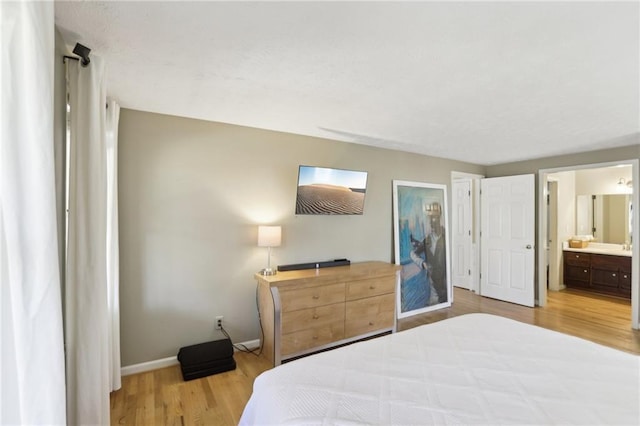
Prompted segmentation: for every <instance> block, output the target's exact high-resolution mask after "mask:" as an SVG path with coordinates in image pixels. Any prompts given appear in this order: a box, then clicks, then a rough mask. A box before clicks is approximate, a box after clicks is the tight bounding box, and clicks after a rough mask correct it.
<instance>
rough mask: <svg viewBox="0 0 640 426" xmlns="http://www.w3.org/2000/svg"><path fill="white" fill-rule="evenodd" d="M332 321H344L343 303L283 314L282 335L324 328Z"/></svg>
mask: <svg viewBox="0 0 640 426" xmlns="http://www.w3.org/2000/svg"><path fill="white" fill-rule="evenodd" d="M334 321H344V303H334V304H333V305H326V306H319V307H317V308H309V309H299V310H297V311H291V312H284V313H283V314H282V333H283V334H287V333H293V332H295V331H300V330H305V329H308V328H319V327H324V326H326V325H329V324H331V323H332V322H334Z"/></svg>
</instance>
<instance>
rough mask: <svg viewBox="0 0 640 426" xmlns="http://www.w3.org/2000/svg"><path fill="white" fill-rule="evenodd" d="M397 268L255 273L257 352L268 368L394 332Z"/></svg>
mask: <svg viewBox="0 0 640 426" xmlns="http://www.w3.org/2000/svg"><path fill="white" fill-rule="evenodd" d="M398 270H399V266H397V265H393V264H389V263H385V262H362V263H353V264H351V265H348V266H337V267H330V268H320V269H304V270H299V271H285V272H278V273H277V274H276V275H272V276H263V275H260V274H255V278H256V280H257V281H258V307H259V311H260V321H261V325H262V329H263V333H264V343H263V344H264V348H263V353H264V355H265V357H266V358H267V359H269V360H270V361H271V362H272V363H273V364H274V365H279V364H280V363H281V362H282V361H284V360H287V359H290V358H294V357H298V356H300V355H305V354H309V353H312V352H316V351H319V350H322V349H327V348H330V347H334V346H337V345H341V344H344V343H348V342H353V341H355V340H359V339H363V338H366V337H370V336H373V335H376V334H380V333H386V332H389V331H391V332H395V330H396V315H395V311H396V309H395V307H396V287H397V280H398V276H397V271H398Z"/></svg>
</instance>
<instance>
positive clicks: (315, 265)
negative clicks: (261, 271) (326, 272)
mask: <svg viewBox="0 0 640 426" xmlns="http://www.w3.org/2000/svg"><path fill="white" fill-rule="evenodd" d="M345 265H351V261H350V260H349V259H335V260H327V261H326V262H309V263H296V264H293V265H278V271H280V272H282V271H297V270H300V269H318V268H329V267H331V266H345Z"/></svg>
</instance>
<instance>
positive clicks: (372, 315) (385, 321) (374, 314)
mask: <svg viewBox="0 0 640 426" xmlns="http://www.w3.org/2000/svg"><path fill="white" fill-rule="evenodd" d="M394 315H395V294H393V293H392V294H385V295H382V296H374V297H369V298H366V299H359V300H353V301H350V302H347V307H346V313H345V316H346V318H345V324H346V325H345V337H347V338H348V337H353V336H358V335H360V334H366V333H370V332H372V331H376V330H380V329H383V328H390V327H393V320H394Z"/></svg>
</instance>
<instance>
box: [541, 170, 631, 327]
mask: <svg viewBox="0 0 640 426" xmlns="http://www.w3.org/2000/svg"><path fill="white" fill-rule="evenodd" d="M620 164H622V165H630V166H631V176H632V181H633V193H632V195H631V199H632V200H633V205H634V206H638V205H640V194H639V192H640V184H639V183H638V182H639V181H640V160H638V159H637V158H634V159H629V160H620V161H610V162H606V163H593V164H582V165H575V166H565V167H558V168H551V169H539V170H538V191H537V196H538V244H536V258H537V264H538V300H537V301H536V304H537V305H539V306H545V305H546V304H547V285H546V271H545V269H546V262H545V261H544V256H545V253H544V250H545V239H546V235H547V231H546V230H547V203H546V198H547V193H548V190H547V180H548V175H550V174H552V173H558V172H567V171H574V170H584V169H597V168H603V167H611V166H616V165H620ZM636 211H637V208H636ZM639 216H640V215H639V214H634V215H633V234H632V239H633V250H632V253H631V255H632V262H631V327H632V328H633V329H636V330H637V329H640V321H639V319H640V262H639V260H640V247H639V244H640V229H638V228H639V227H640V217H639Z"/></svg>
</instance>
